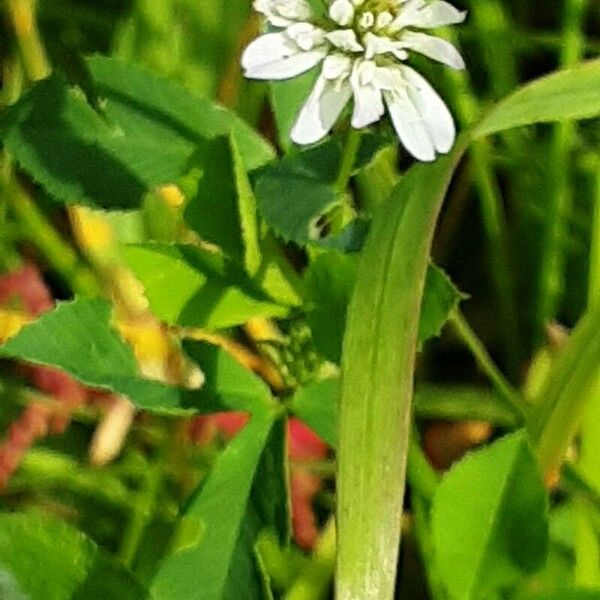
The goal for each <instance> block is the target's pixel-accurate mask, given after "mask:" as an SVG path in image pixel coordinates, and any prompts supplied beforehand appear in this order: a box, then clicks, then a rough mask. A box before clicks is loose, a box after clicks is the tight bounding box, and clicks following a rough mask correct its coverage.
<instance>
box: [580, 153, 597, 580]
mask: <svg viewBox="0 0 600 600" xmlns="http://www.w3.org/2000/svg"><path fill="white" fill-rule="evenodd" d="M593 166H594V167H595V172H594V192H595V193H594V207H593V220H592V237H591V247H590V273H589V286H588V305H589V306H590V307H597V306H600V160H598V159H596V161H594V165H593ZM577 466H578V468H579V470H580V471H581V473H582V475H583V477H584V478H585V479H586V481H587V482H589V484H590V486H592V488H593V489H594V491H595V492H596V494H598V492H599V491H600V377H599V378H598V382H597V384H596V385H595V386H594V387H593V388H592V390H591V394H590V398H589V405H588V407H587V409H586V412H585V417H584V419H583V424H582V427H581V432H580V451H579V460H578V463H577ZM575 506H576V514H577V522H576V523H577V530H576V538H575V583H576V584H577V585H580V586H587V587H590V586H598V585H600V567H599V565H600V561H599V557H600V542H599V540H598V535H597V530H596V527H595V525H594V524H592V522H591V518H590V517H591V512H592V509H591V508H590V506H589V505H588V503H586V502H584V501H581V500H580V501H577V502H576V504H575Z"/></svg>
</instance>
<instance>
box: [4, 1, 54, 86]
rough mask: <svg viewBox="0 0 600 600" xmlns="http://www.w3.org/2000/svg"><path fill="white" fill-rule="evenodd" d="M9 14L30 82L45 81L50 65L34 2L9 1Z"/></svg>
mask: <svg viewBox="0 0 600 600" xmlns="http://www.w3.org/2000/svg"><path fill="white" fill-rule="evenodd" d="M7 7H8V13H9V15H10V19H11V22H12V26H13V30H14V32H15V36H16V38H17V43H18V45H19V50H20V52H21V56H22V57H23V64H24V65H25V71H26V73H27V77H28V78H29V79H30V81H37V80H38V79H44V77H47V76H48V75H49V74H50V65H49V64H48V59H47V58H46V52H45V50H44V46H43V44H42V41H41V39H40V35H39V32H38V28H37V23H36V16H35V2H34V1H33V0H8V3H7Z"/></svg>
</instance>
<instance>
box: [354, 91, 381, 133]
mask: <svg viewBox="0 0 600 600" xmlns="http://www.w3.org/2000/svg"><path fill="white" fill-rule="evenodd" d="M353 90H354V111H353V112H352V127H354V128H355V129H361V128H363V127H367V125H371V124H372V123H376V122H377V121H379V119H381V117H382V116H383V113H385V107H384V105H383V97H382V94H381V90H380V89H379V88H377V87H375V86H374V85H364V86H360V87H356V88H353Z"/></svg>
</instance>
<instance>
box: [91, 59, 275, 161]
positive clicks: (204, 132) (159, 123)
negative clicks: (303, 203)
mask: <svg viewBox="0 0 600 600" xmlns="http://www.w3.org/2000/svg"><path fill="white" fill-rule="evenodd" d="M88 65H89V68H90V72H91V74H92V77H93V79H94V83H95V86H96V91H97V92H98V95H99V96H100V98H101V99H102V103H103V104H102V108H103V110H104V112H105V114H106V116H107V117H108V118H109V119H110V120H113V119H114V122H116V123H118V124H119V125H120V126H121V127H126V128H125V129H124V133H125V134H127V132H128V131H130V132H131V133H132V134H133V133H135V132H136V131H137V130H138V129H143V128H144V127H146V126H148V127H153V128H156V129H157V130H158V129H159V128H160V129H164V130H165V131H166V132H167V133H169V134H171V133H172V134H174V135H177V137H180V138H181V139H182V140H185V141H187V142H188V143H189V144H190V148H192V149H193V148H194V146H195V145H196V144H197V143H198V140H202V139H213V138H215V137H219V136H228V135H232V136H233V137H234V139H235V141H236V144H237V146H238V148H239V151H240V154H241V156H242V159H243V161H244V163H245V165H246V167H247V168H248V169H250V170H252V169H256V168H257V167H260V166H262V165H264V164H265V163H267V162H268V161H269V160H272V159H273V157H274V151H273V148H272V147H271V146H270V145H269V144H268V142H267V141H266V140H265V139H264V138H262V137H261V136H260V135H259V134H257V133H256V132H255V131H254V130H253V129H252V128H251V127H250V126H249V125H247V124H246V123H245V122H244V121H242V119H240V118H239V117H237V116H236V115H235V114H234V113H232V112H231V111H229V110H227V109H225V108H224V107H222V106H219V105H217V104H215V103H214V102H212V101H211V100H208V99H206V98H202V97H200V96H196V95H194V94H191V93H189V92H188V91H186V90H185V88H183V87H181V86H179V85H177V84H176V83H173V82H172V81H169V80H168V79H163V78H161V77H157V76H156V75H154V74H153V73H152V72H151V71H148V70H145V69H143V68H140V67H138V66H135V65H133V64H128V63H125V62H120V61H118V60H115V59H112V58H106V57H104V56H94V57H91V58H89V59H88ZM132 109H135V110H132ZM140 150H141V151H142V154H143V155H144V156H146V157H147V156H148V148H147V147H146V148H141V149H140ZM152 151H153V152H154V151H158V152H159V153H160V154H161V155H166V156H168V155H169V154H170V152H172V149H171V148H155V147H152ZM161 158H163V156H161Z"/></svg>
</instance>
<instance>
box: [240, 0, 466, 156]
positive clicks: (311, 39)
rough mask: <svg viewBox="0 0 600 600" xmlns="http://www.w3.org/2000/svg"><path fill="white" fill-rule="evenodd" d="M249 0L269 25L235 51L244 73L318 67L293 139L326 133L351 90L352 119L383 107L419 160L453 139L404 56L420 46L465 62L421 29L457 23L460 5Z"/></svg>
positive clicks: (454, 64)
mask: <svg viewBox="0 0 600 600" xmlns="http://www.w3.org/2000/svg"><path fill="white" fill-rule="evenodd" d="M319 1H321V2H323V4H324V8H325V10H324V11H323V12H324V14H322V15H316V14H315V13H314V12H313V10H312V9H311V7H310V5H309V4H308V2H307V0H255V2H254V8H255V9H256V10H257V11H258V12H260V13H262V14H263V15H264V16H265V18H266V19H267V21H268V22H269V24H270V25H271V26H272V27H273V28H275V31H271V32H269V33H265V34H264V35H261V36H260V37H258V38H257V39H256V40H254V41H253V42H252V43H251V44H250V45H249V46H248V47H247V48H246V51H245V52H244V54H243V56H242V67H243V68H244V73H245V75H246V77H249V78H253V79H290V78H292V77H296V76H297V75H300V74H301V73H304V72H306V71H308V70H309V69H312V68H313V67H315V66H316V65H318V64H319V63H322V67H321V73H320V75H319V77H318V78H317V82H316V84H315V86H314V88H313V90H312V92H311V93H310V95H309V97H308V99H307V100H306V103H305V104H304V106H303V107H302V109H301V110H300V114H299V115H298V118H297V120H296V123H295V125H294V127H293V129H292V140H293V141H294V142H296V143H298V144H312V143H314V142H317V141H319V140H320V139H321V138H323V137H324V136H326V135H327V134H328V133H329V131H330V130H331V128H332V127H333V125H334V124H335V122H336V121H337V119H338V117H339V116H340V114H341V113H342V111H343V110H344V108H345V107H346V105H347V104H348V102H349V101H350V99H351V98H353V99H354V106H353V112H352V121H351V122H352V126H353V127H355V128H357V129H360V128H362V127H366V126H368V125H371V124H373V123H375V122H376V121H378V120H379V119H380V118H381V117H382V116H383V115H384V114H385V112H386V107H387V112H388V113H389V115H390V118H391V120H392V123H393V125H394V128H395V129H396V132H397V133H398V137H399V138H400V140H401V142H402V143H403V144H404V146H405V147H406V149H407V150H408V151H409V152H410V153H411V154H412V155H413V156H414V157H415V158H417V159H419V160H422V161H432V160H434V159H435V157H436V156H437V154H438V153H441V154H445V153H447V152H449V151H450V149H451V148H452V145H453V144H454V139H455V136H456V131H455V127H454V121H453V119H452V116H451V114H450V111H449V110H448V108H447V107H446V105H445V104H444V102H443V101H442V99H441V98H440V97H439V96H438V94H437V93H436V91H435V90H434V89H433V88H432V87H431V85H430V84H429V83H428V82H427V81H426V80H425V79H424V78H423V77H422V76H421V75H419V74H418V73H417V72H416V71H415V70H414V69H412V68H411V67H409V66H407V65H406V64H404V61H406V60H407V59H408V58H409V56H410V54H411V53H412V52H417V53H419V54H422V55H424V56H427V57H428V58H431V59H432V60H435V61H438V62H441V63H443V64H445V65H447V66H449V67H451V68H453V69H464V66H465V65H464V62H463V59H462V57H461V56H460V54H459V53H458V51H457V50H456V48H455V47H454V46H453V45H452V44H450V43H449V42H447V41H446V40H443V39H442V38H439V37H435V36H432V35H429V34H427V33H425V32H423V31H421V30H427V29H432V28H436V27H444V26H447V25H454V24H457V23H461V22H462V21H464V19H465V16H466V13H464V12H462V11H459V10H458V9H456V8H455V7H454V6H452V4H450V3H449V2H446V1H445V0H319Z"/></svg>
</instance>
